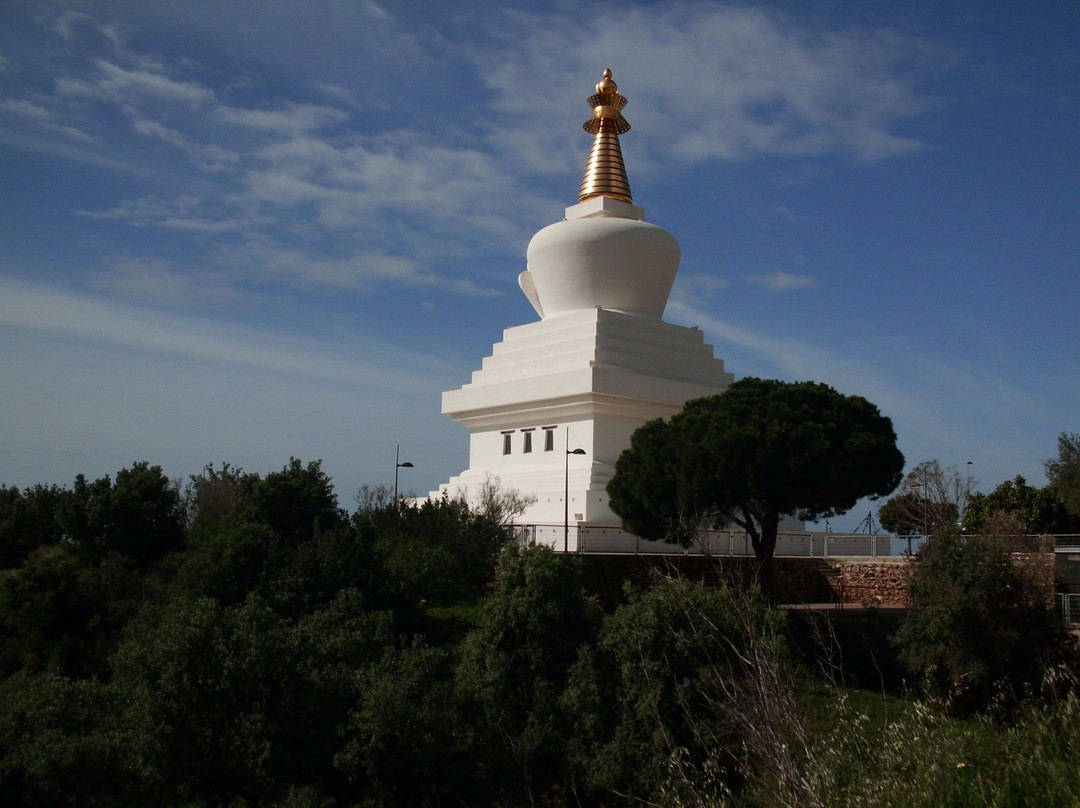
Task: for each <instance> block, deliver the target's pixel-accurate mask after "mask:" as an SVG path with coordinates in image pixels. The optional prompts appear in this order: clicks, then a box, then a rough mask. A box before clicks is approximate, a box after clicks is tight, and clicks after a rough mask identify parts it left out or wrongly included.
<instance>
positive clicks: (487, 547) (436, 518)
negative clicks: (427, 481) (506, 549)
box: [357, 497, 506, 602]
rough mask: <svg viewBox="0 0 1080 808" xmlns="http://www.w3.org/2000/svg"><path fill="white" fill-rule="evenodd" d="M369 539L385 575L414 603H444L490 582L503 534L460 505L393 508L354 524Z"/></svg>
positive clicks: (450, 502)
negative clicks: (414, 600)
mask: <svg viewBox="0 0 1080 808" xmlns="http://www.w3.org/2000/svg"><path fill="white" fill-rule="evenodd" d="M357 521H358V522H359V523H360V524H361V526H364V527H366V528H367V529H368V531H369V533H370V534H371V535H372V536H373V537H374V538H373V544H374V550H375V552H376V553H377V554H378V556H379V558H380V560H381V563H382V564H383V566H384V568H385V570H386V573H387V574H388V575H390V576H392V577H393V578H394V580H395V581H396V582H397V583H398V584H399V585H400V587H401V588H402V591H403V593H405V594H406V595H407V596H409V597H411V598H413V599H423V600H431V601H435V602H445V601H447V600H453V599H455V598H458V597H461V596H463V595H465V594H466V593H468V592H477V591H481V590H483V589H484V588H485V587H486V586H487V585H488V584H490V583H491V581H492V579H493V578H494V577H495V565H496V563H497V561H498V558H499V553H500V551H501V550H502V548H503V546H504V545H505V543H506V533H505V531H504V530H503V528H502V526H501V525H499V524H498V523H497V522H496V521H494V520H493V519H491V518H489V517H487V516H485V515H482V514H479V513H476V512H474V511H473V510H471V509H470V508H469V506H468V504H467V503H466V502H465V501H464V500H462V499H449V498H447V497H443V498H442V499H439V500H424V501H423V502H421V503H419V504H418V505H403V504H402V505H395V506H390V507H387V508H384V509H383V510H381V511H379V512H377V513H368V514H364V515H363V516H362V518H360V519H358V520H357Z"/></svg>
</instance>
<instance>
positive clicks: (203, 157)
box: [131, 116, 240, 171]
mask: <svg viewBox="0 0 1080 808" xmlns="http://www.w3.org/2000/svg"><path fill="white" fill-rule="evenodd" d="M131 125H132V127H133V128H134V129H135V131H136V132H137V133H138V134H140V135H144V136H146V137H156V138H158V139H159V140H162V141H164V142H165V143H168V144H169V145H170V146H175V147H176V148H178V149H180V150H181V151H182V152H184V153H186V154H187V155H188V156H189V157H191V158H192V159H193V160H194V161H195V162H196V163H197V164H198V165H199V167H200V168H202V169H203V170H204V171H224V170H227V169H228V168H229V167H231V166H233V165H235V164H236V163H237V162H238V161H239V159H240V156H239V155H238V154H237V153H236V152H234V151H230V150H229V149H224V148H222V147H221V146H218V145H215V144H213V143H197V142H195V141H193V140H192V139H191V138H189V137H187V136H186V135H184V134H183V133H181V132H178V131H177V130H175V129H171V128H169V127H167V126H165V125H164V124H161V123H159V122H158V121H153V120H150V119H149V118H143V117H138V116H136V117H134V118H133V119H132V122H131Z"/></svg>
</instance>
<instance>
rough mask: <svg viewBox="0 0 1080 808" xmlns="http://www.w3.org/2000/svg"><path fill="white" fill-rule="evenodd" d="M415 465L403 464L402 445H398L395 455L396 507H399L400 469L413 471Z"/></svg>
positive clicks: (407, 462)
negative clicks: (398, 483) (398, 486)
mask: <svg viewBox="0 0 1080 808" xmlns="http://www.w3.org/2000/svg"><path fill="white" fill-rule="evenodd" d="M412 467H413V464H412V463H410V462H409V461H408V460H406V461H405V462H404V463H402V462H401V444H400V443H399V444H398V445H397V451H396V452H395V453H394V507H397V503H398V498H397V482H398V469H411V468H412Z"/></svg>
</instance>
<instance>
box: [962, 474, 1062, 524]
mask: <svg viewBox="0 0 1080 808" xmlns="http://www.w3.org/2000/svg"><path fill="white" fill-rule="evenodd" d="M998 512H1001V513H1005V514H1008V515H1009V516H1015V517H1016V518H1018V519H1019V520H1020V521H1021V522H1022V523H1023V525H1024V529H1025V530H1026V531H1027V532H1028V533H1036V534H1043V533H1070V532H1072V531H1073V530H1074V529H1075V527H1076V522H1075V520H1074V519H1073V518H1072V517H1071V516H1070V515H1069V512H1068V510H1067V509H1066V508H1065V503H1064V502H1062V500H1061V498H1060V496H1059V495H1058V493H1057V491H1056V490H1055V489H1054V488H1053V486H1046V487H1044V488H1035V487H1034V486H1031V485H1028V482H1027V480H1025V479H1024V478H1023V477H1022V476H1020V475H1019V474H1018V475H1017V476H1016V477H1015V478H1014V479H1012V480H1006V481H1005V482H1003V483H1001V485H999V486H998V487H997V488H995V489H994V490H993V491H991V492H990V493H989V494H982V493H975V494H972V495H971V500H970V502H969V503H968V508H967V512H966V514H965V515H964V529H965V530H966V531H968V532H971V533H978V532H979V531H981V530H983V529H984V527H985V526H986V523H987V520H988V519H989V518H990V517H991V516H992V515H993V514H995V513H998Z"/></svg>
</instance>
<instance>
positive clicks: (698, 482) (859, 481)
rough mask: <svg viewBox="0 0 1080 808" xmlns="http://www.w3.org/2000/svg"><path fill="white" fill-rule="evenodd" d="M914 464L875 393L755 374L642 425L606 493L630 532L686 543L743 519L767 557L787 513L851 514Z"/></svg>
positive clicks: (743, 525)
mask: <svg viewBox="0 0 1080 808" xmlns="http://www.w3.org/2000/svg"><path fill="white" fill-rule="evenodd" d="M903 466H904V457H903V455H902V454H901V453H900V451H899V450H898V449H897V448H896V433H895V432H894V431H893V427H892V422H891V421H890V420H889V419H888V418H886V417H885V416H883V415H881V413H880V412H879V411H878V409H877V407H875V406H874V405H873V404H871V403H870V402H869V401H867V400H866V399H864V398H861V397H859V396H846V395H842V394H840V393H838V392H836V391H835V390H833V389H832V388H831V387H828V386H826V385H824V384H817V383H814V382H799V383H786V382H780V381H770V380H763V379H755V378H747V379H742V380H740V381H738V382H735V383H734V384H732V385H731V386H730V387H728V388H727V390H725V391H724V392H723V393H721V394H720V395H717V396H710V397H708V398H700V399H696V400H694V401H690V402H688V403H687V404H686V406H685V407H684V408H683V410H682V412H680V413H678V414H676V415H674V416H672V418H671V419H670V420H669V421H667V422H662V421H652V422H650V423H648V424H645V425H644V426H643V427H641V428H640V429H638V430H637V431H636V432H635V433H634V435H633V436H632V438H631V443H630V448H629V449H627V450H626V451H624V452H623V453H622V455H620V456H619V459H618V461H617V463H616V464H615V475H614V477H613V478H612V479H611V482H610V483H608V488H607V490H608V495H609V497H610V503H611V508H612V510H613V511H615V513H617V514H618V515H619V516H620V518H621V519H622V520H623V525H624V527H625V528H626V529H627V530H629V531H630V532H633V533H636V534H638V535H641V536H643V537H645V538H651V539H666V540H672V541H678V542H680V543H682V544H684V545H685V544H688V543H690V542H691V541H692V540H693V538H694V535H695V533H696V531H697V530H699V529H700V528H702V527H712V526H717V525H722V524H725V523H728V522H734V523H735V524H737V525H738V526H739V527H741V528H742V529H744V530H745V531H747V533H748V534H749V535H750V538H751V541H752V543H753V546H754V552H755V554H756V555H757V557H758V559H759V560H762V561H768V560H769V559H771V558H772V555H773V551H774V550H775V547H776V535H777V531H778V529H779V522H780V519H781V517H782V516H784V515H788V514H792V515H797V516H798V517H799V518H803V519H821V518H825V517H828V516H834V515H836V514H838V513H843V512H844V511H847V510H849V509H851V508H852V507H854V505H855V503H856V502H857V501H858V500H859V499H860V498H862V497H871V498H875V497H878V496H883V495H885V494H888V493H889V492H890V491H892V490H893V489H894V488H895V487H896V485H897V483H899V482H900V476H901V473H902V471H903ZM766 571H767V570H766ZM766 587H767V585H766Z"/></svg>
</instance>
